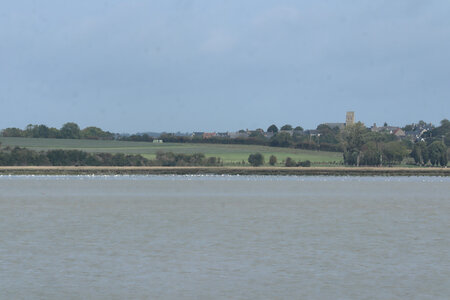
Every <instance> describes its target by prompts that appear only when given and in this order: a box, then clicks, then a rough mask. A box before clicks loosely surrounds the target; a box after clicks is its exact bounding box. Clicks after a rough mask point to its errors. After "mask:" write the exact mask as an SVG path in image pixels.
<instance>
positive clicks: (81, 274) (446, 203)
mask: <svg viewBox="0 0 450 300" xmlns="http://www.w3.org/2000/svg"><path fill="white" fill-rule="evenodd" d="M449 215H450V179H449V178H439V177H364V178H362V177H270V176H0V241H1V244H0V298H2V299H13V298H14V299H21V298H23V299H31V298H33V299H36V298H37V299H39V298H40V299H61V298H69V299H70V298H74V299H75V298H76V299H80V298H83V299H89V298H90V299H94V298H95V299H124V298H134V299H144V298H153V299H154V298H162V299H178V298H185V299H216V298H221V299H230V298H233V299H296V298H297V299H298V298H303V299H305V298H311V299H318V298H320V299H351V298H353V299H411V298H416V299H438V298H441V299H445V298H449V297H450V282H449V278H450V264H449V262H450V254H449V252H450V217H449Z"/></svg>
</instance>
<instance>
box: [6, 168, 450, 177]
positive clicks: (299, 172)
mask: <svg viewBox="0 0 450 300" xmlns="http://www.w3.org/2000/svg"><path fill="white" fill-rule="evenodd" d="M0 175H282V176H318V175H323V176H450V168H431V167H430V168H404V167H308V168H306V167H292V168H289V167H91V166H89V167H85V166H80V167H76V166H64V167H59V166H12V167H0Z"/></svg>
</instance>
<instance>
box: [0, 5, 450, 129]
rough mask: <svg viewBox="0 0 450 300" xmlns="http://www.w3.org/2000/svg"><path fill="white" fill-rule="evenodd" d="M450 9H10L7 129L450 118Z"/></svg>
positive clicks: (2, 122) (3, 9)
mask: <svg viewBox="0 0 450 300" xmlns="http://www.w3.org/2000/svg"><path fill="white" fill-rule="evenodd" d="M449 16H450V1H447V0H443V1H433V0H429V1H422V0H420V1H416V0H396V1H387V0H386V1H381V0H370V1H369V0H366V1H364V0H358V1H350V0H348V1H343V0H336V1H326V0H325V1H300V0H297V1H289V0H277V1H275V0H274V1H269V0H246V1H237V0H236V1H235V0H227V1H225V0H224V1H219V0H202V1H195V0H160V1H156V0H153V1H150V0H148V1H144V0H140V1H138V0H127V1H123V0H101V1H100V0H77V1H60V0H14V1H3V2H2V4H1V5H0V104H1V111H2V114H1V118H0V128H5V127H20V128H23V127H25V126H26V125H27V124H29V123H32V124H46V125H49V126H54V127H58V128H59V127H61V125H62V124H63V123H65V122H67V121H74V122H77V123H78V124H79V125H80V126H81V127H86V126H91V125H93V126H98V127H101V128H103V129H106V130H110V131H113V132H138V131H197V130H205V131H213V130H217V131H226V130H238V129H242V128H243V129H245V128H257V127H262V128H264V129H266V128H267V127H268V126H269V125H270V124H272V123H275V124H277V125H283V124H286V123H289V124H292V125H294V126H296V125H301V126H303V127H304V128H315V127H316V126H317V125H318V124H320V123H323V122H343V121H344V119H345V112H346V111H347V110H353V111H355V112H356V119H357V120H361V121H363V122H365V123H366V124H367V125H369V124H372V123H374V122H377V123H379V124H380V123H383V122H385V121H386V122H388V123H389V124H393V125H403V124H406V123H411V122H414V121H418V120H420V119H423V120H425V121H427V122H433V123H438V122H439V121H440V120H441V119H443V118H449V117H450V104H449V103H450V17H449Z"/></svg>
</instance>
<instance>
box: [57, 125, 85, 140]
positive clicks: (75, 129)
mask: <svg viewBox="0 0 450 300" xmlns="http://www.w3.org/2000/svg"><path fill="white" fill-rule="evenodd" d="M60 133H61V138H63V139H79V138H80V127H79V126H78V124H77V123H73V122H68V123H66V124H64V125H63V127H61V130H60Z"/></svg>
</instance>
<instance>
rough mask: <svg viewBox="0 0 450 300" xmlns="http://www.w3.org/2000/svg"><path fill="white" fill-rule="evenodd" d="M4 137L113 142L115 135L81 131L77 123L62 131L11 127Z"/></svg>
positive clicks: (69, 123)
mask: <svg viewBox="0 0 450 300" xmlns="http://www.w3.org/2000/svg"><path fill="white" fill-rule="evenodd" d="M1 134H2V136H4V137H27V138H55V139H93V140H113V139H115V136H116V135H115V134H114V133H111V132H109V131H103V130H102V129H100V128H98V127H94V126H89V127H86V128H84V129H80V127H79V126H78V124H77V123H73V122H68V123H65V124H64V125H63V126H62V127H61V128H60V129H57V128H54V127H48V126H46V125H42V124H41V125H32V124H30V125H28V126H27V127H26V128H25V129H23V130H22V129H20V128H15V127H10V128H5V129H3V130H2V132H1Z"/></svg>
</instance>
